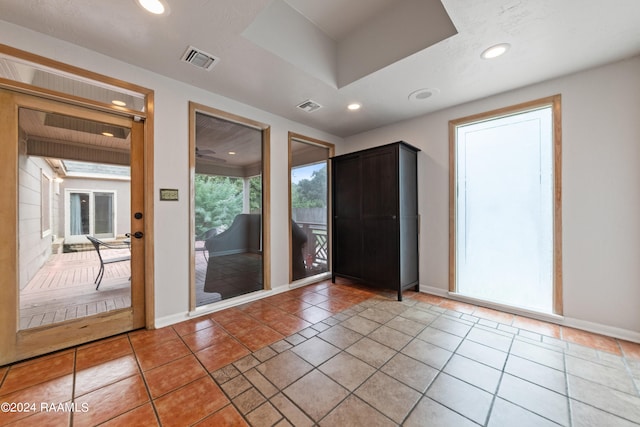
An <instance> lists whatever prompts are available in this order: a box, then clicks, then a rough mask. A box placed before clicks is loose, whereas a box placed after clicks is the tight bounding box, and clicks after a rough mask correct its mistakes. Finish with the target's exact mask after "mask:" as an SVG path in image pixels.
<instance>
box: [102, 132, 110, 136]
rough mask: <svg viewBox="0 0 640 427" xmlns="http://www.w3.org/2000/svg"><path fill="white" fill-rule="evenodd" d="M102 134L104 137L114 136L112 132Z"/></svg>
mask: <svg viewBox="0 0 640 427" xmlns="http://www.w3.org/2000/svg"><path fill="white" fill-rule="evenodd" d="M102 134H103V135H104V136H113V134H112V133H111V132H102Z"/></svg>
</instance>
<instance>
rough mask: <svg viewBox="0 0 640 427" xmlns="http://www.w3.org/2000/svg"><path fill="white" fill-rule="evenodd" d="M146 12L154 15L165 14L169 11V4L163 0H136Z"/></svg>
mask: <svg viewBox="0 0 640 427" xmlns="http://www.w3.org/2000/svg"><path fill="white" fill-rule="evenodd" d="M136 2H137V3H138V4H139V5H140V6H141V7H142V8H143V9H144V10H146V11H147V12H150V13H153V14H154V15H166V14H168V13H169V5H168V4H167V3H166V2H165V1H164V0H136Z"/></svg>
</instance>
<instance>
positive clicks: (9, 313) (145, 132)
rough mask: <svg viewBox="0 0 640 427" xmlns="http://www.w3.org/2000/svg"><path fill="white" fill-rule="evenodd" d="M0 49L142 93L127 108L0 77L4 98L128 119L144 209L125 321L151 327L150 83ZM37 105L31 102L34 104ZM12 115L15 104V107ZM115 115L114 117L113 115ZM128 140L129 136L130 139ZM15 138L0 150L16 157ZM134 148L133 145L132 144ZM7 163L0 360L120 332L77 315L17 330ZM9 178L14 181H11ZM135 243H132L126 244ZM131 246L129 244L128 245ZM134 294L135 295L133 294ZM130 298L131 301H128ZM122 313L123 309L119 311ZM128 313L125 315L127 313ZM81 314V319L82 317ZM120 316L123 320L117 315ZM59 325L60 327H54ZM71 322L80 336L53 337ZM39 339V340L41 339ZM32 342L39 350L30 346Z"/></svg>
mask: <svg viewBox="0 0 640 427" xmlns="http://www.w3.org/2000/svg"><path fill="white" fill-rule="evenodd" d="M0 53H1V54H5V55H8V56H12V57H14V58H17V59H19V60H22V61H27V62H31V63H33V64H34V66H37V67H43V68H52V69H56V70H59V71H62V72H64V73H66V74H71V75H72V76H73V77H74V78H77V79H78V80H82V81H85V82H86V81H87V80H91V81H94V82H96V84H97V85H99V84H106V85H110V86H115V87H117V88H121V89H122V90H123V91H125V92H136V93H138V94H140V95H143V96H144V99H145V101H144V108H143V110H144V111H136V110H130V109H127V108H124V107H117V106H114V105H111V104H108V103H102V102H98V101H95V100H91V99H86V98H82V97H78V96H75V95H69V94H65V93H62V92H58V91H55V90H50V89H45V88H40V87H36V86H32V85H30V84H26V83H22V82H18V81H14V80H10V79H6V78H0V89H3V90H4V91H3V93H2V96H1V98H2V102H3V103H4V102H7V101H9V99H12V98H13V97H16V96H17V97H20V98H21V97H24V96H25V95H31V96H33V97H34V98H36V99H37V100H38V102H36V104H38V103H40V104H41V105H50V104H49V103H51V102H52V101H57V103H58V105H61V104H64V105H65V109H68V110H69V111H71V112H78V113H79V114H80V115H81V116H91V115H94V114H98V113H100V114H102V113H109V114H110V115H111V116H113V117H116V116H120V117H123V120H126V119H128V120H130V121H131V124H130V125H129V126H130V127H131V128H132V129H133V128H135V129H136V130H135V132H133V133H134V135H137V136H136V138H139V139H138V141H137V142H136V144H137V145H138V146H139V147H140V150H139V152H138V153H134V152H133V151H132V153H131V169H132V179H133V178H134V177H133V175H134V174H135V175H137V177H136V179H137V180H141V181H140V182H141V183H142V184H141V190H142V191H139V192H138V193H139V194H138V195H137V197H135V199H134V198H132V200H131V204H132V205H131V209H132V212H134V209H136V210H137V209H142V211H143V212H144V225H143V227H142V228H143V229H142V230H132V231H143V233H144V239H141V240H139V242H140V243H139V244H138V245H137V246H138V249H137V250H138V251H139V256H138V259H140V260H141V261H142V262H143V266H142V267H141V269H142V273H141V274H142V277H141V279H140V280H141V289H142V292H139V293H138V295H132V305H133V304H135V303H136V301H137V303H139V304H141V307H142V308H141V310H139V312H137V313H136V315H135V318H132V319H131V324H132V325H135V327H136V328H139V327H146V328H148V329H151V328H153V327H154V319H155V309H154V287H153V283H154V263H153V259H154V250H153V217H154V212H153V207H154V204H153V197H147V196H145V194H153V188H154V182H153V127H154V126H153V123H154V120H153V111H154V92H153V91H152V90H150V89H147V88H144V87H141V86H137V85H134V84H131V83H126V82H123V81H120V80H117V79H114V78H111V77H108V76H105V75H102V74H98V73H94V72H91V71H88V70H84V69H81V68H78V67H74V66H71V65H68V64H64V63H61V62H58V61H55V60H52V59H48V58H45V57H42V56H39V55H35V54H32V53H29V52H25V51H22V50H19V49H15V48H12V47H10V46H6V45H3V44H0ZM36 108H37V107H36ZM15 115H16V116H17V109H16V111H15ZM15 120H16V119H15V118H12V117H11V114H3V115H1V117H0V129H10V132H8V133H5V134H4V135H3V136H4V137H6V138H8V139H9V140H10V141H17V137H18V135H17V128H14V126H13V123H15ZM116 121H117V119H116ZM132 146H133V141H132ZM17 150H18V146H17V144H8V146H7V147H3V151H4V152H5V153H6V154H7V155H8V156H9V158H10V159H17V155H18V153H17ZM134 151H135V150H134ZM7 163H8V165H6V166H7V167H2V168H0V179H2V182H5V183H12V184H11V185H12V186H10V187H9V191H5V192H1V193H0V217H2V218H14V219H15V220H14V221H3V222H2V223H1V224H0V236H2V238H3V239H4V240H5V244H3V245H0V265H1V266H2V270H3V272H6V273H5V274H3V275H1V276H0V289H1V290H2V291H3V293H4V295H5V298H4V299H6V300H8V301H13V304H14V306H15V310H0V325H7V329H6V330H13V331H14V332H13V333H11V334H7V333H4V331H0V348H3V349H9V350H8V351H7V354H6V355H1V358H0V365H2V364H5V363H10V362H13V361H15V360H20V359H24V358H27V357H31V356H36V355H38V354H42V353H43V345H42V343H43V342H44V343H45V346H44V347H46V351H45V352H47V351H54V350H57V349H61V348H65V347H69V346H72V345H76V344H80V343H81V342H85V341H88V340H92V339H97V338H101V337H106V336H109V335H114V334H117V333H121V332H123V331H122V330H120V329H117V328H109V327H106V328H105V327H102V325H101V324H100V322H99V320H98V321H97V322H94V323H95V326H94V329H95V334H94V333H85V331H86V329H90V328H87V327H86V325H82V324H81V322H82V319H78V320H77V321H68V322H63V323H60V324H57V326H58V327H55V328H43V329H34V330H24V331H18V325H19V323H18V318H17V314H18V312H19V306H18V304H19V299H18V298H19V294H18V290H17V283H18V280H17V279H18V274H19V272H18V250H17V249H18V247H17V243H18V223H17V221H18V217H17V215H18V197H17V194H18V193H17V185H18V169H17V162H14V161H9V162H7ZM14 184H15V186H14ZM132 246H136V245H132ZM132 250H135V249H134V248H133V247H132ZM136 299H137V300H136ZM133 300H136V301H133ZM120 316H122V318H123V319H124V318H125V317H126V315H123V314H120ZM130 317H131V316H130ZM86 319H88V318H85V322H86ZM122 321H124V320H122ZM60 327H62V329H60ZM75 328H81V329H82V333H81V334H79V335H81V336H79V337H77V338H76V339H71V340H64V341H62V342H55V341H56V335H57V334H59V333H60V332H61V331H64V330H70V329H75ZM43 340H44V341H43ZM18 345H22V346H24V348H25V349H27V350H26V351H23V352H21V354H17V353H16V351H15V350H16V348H17V346H18ZM35 347H38V348H39V350H35Z"/></svg>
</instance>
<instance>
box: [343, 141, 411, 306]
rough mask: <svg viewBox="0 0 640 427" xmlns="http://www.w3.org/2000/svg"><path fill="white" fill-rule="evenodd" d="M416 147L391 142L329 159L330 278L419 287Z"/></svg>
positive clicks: (401, 287)
mask: <svg viewBox="0 0 640 427" xmlns="http://www.w3.org/2000/svg"><path fill="white" fill-rule="evenodd" d="M418 151H420V150H418V149H417V148H415V147H413V146H411V145H409V144H407V143H405V142H403V141H400V142H395V143H392V144H388V145H383V146H379V147H375V148H371V149H367V150H362V151H358V152H354V153H349V154H344V155H341V156H336V157H333V158H332V159H331V178H332V179H331V184H332V190H333V191H332V205H331V209H332V215H331V218H332V228H331V230H332V238H333V241H332V242H333V252H332V269H333V271H332V280H333V281H334V282H335V278H336V276H340V277H345V278H349V279H353V280H356V281H358V282H361V283H363V284H366V285H371V286H375V287H379V288H385V289H393V290H395V291H397V292H398V300H399V301H401V300H402V291H403V290H405V289H408V288H410V287H414V288H415V289H416V290H418V230H419V229H418V227H419V226H418V180H417V170H418V165H417V155H418Z"/></svg>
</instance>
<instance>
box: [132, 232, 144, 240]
mask: <svg viewBox="0 0 640 427" xmlns="http://www.w3.org/2000/svg"><path fill="white" fill-rule="evenodd" d="M143 236H144V233H143V232H142V231H136V232H135V233H133V237H135V238H136V239H142V237H143Z"/></svg>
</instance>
